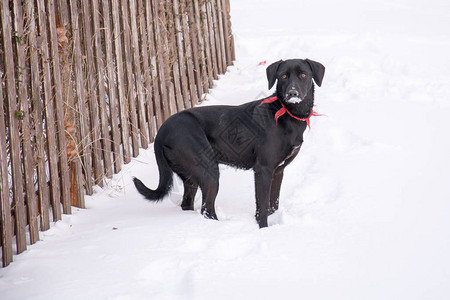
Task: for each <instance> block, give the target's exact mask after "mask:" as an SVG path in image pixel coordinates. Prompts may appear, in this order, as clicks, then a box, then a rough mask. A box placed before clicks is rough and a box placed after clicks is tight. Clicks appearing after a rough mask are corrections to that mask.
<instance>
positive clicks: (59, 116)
mask: <svg viewBox="0 0 450 300" xmlns="http://www.w3.org/2000/svg"><path fill="white" fill-rule="evenodd" d="M47 5H48V6H47V12H48V14H47V16H48V22H49V31H50V45H51V58H52V59H51V61H52V66H53V80H54V85H55V97H56V98H55V102H56V103H55V104H56V122H57V125H58V134H57V137H58V144H59V154H58V158H59V175H60V178H61V202H62V204H63V212H64V213H65V214H70V213H71V211H72V206H71V203H70V189H69V188H70V183H69V182H70V179H69V165H68V162H67V152H66V132H65V125H64V103H63V95H62V91H63V88H62V82H61V70H60V67H59V64H60V61H59V54H58V37H57V33H56V20H55V14H56V12H55V7H54V3H53V1H48V2H47Z"/></svg>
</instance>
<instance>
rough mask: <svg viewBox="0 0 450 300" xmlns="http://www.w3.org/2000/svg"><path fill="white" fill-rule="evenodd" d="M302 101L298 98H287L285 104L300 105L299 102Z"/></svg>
mask: <svg viewBox="0 0 450 300" xmlns="http://www.w3.org/2000/svg"><path fill="white" fill-rule="evenodd" d="M302 101H303V100H302V98H300V97H291V98H289V99H288V100H287V102H288V103H292V104H297V103H300V102H302Z"/></svg>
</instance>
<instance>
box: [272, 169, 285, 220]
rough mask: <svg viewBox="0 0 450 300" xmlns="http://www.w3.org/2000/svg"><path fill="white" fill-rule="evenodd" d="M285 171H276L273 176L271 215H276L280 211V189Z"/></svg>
mask: <svg viewBox="0 0 450 300" xmlns="http://www.w3.org/2000/svg"><path fill="white" fill-rule="evenodd" d="M283 169H284V168H283ZM283 169H281V170H276V171H275V174H274V175H273V181H272V186H271V188H270V213H271V214H272V213H274V212H276V211H277V210H278V206H279V203H280V200H279V199H280V188H281V181H283V171H284V170H283Z"/></svg>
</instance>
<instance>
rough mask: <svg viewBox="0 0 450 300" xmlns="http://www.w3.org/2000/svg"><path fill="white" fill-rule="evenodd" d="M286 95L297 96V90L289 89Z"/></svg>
mask: <svg viewBox="0 0 450 300" xmlns="http://www.w3.org/2000/svg"><path fill="white" fill-rule="evenodd" d="M288 96H289V97H298V92H297V90H290V91H289V92H288Z"/></svg>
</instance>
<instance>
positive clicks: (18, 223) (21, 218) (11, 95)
mask: <svg viewBox="0 0 450 300" xmlns="http://www.w3.org/2000/svg"><path fill="white" fill-rule="evenodd" d="M1 4H2V6H1V11H2V12H1V14H2V30H3V32H2V33H3V51H4V55H5V58H6V59H5V74H6V97H5V100H6V105H5V106H6V108H7V112H8V127H9V146H10V158H11V170H12V176H13V182H12V183H13V184H12V190H13V209H14V216H15V218H14V219H15V228H16V241H17V253H21V252H23V251H25V250H26V248H27V241H26V231H25V229H26V228H25V227H26V216H25V205H24V197H23V178H22V162H21V159H20V156H21V151H20V137H19V124H18V117H17V114H20V111H19V109H18V107H17V102H16V82H15V72H14V68H15V67H14V60H13V59H7V58H12V57H14V54H13V46H12V38H13V37H12V36H11V33H12V32H13V30H12V26H11V19H10V15H9V1H8V0H1ZM20 38H21V37H18V36H15V37H14V39H16V40H17V39H20Z"/></svg>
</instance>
